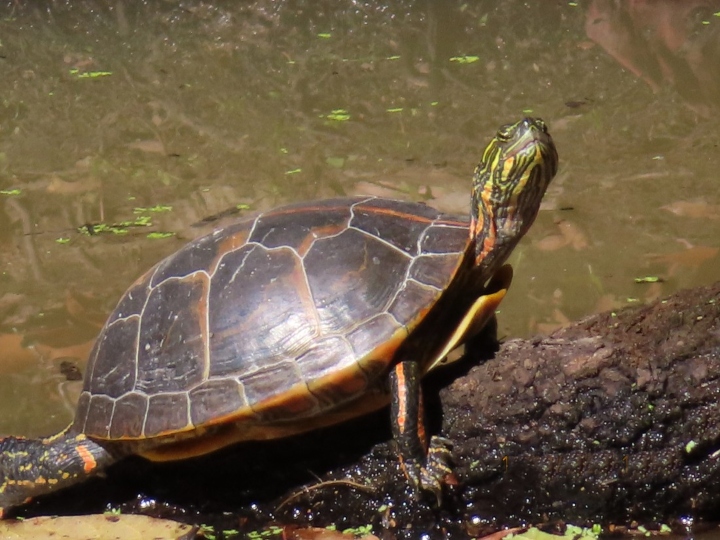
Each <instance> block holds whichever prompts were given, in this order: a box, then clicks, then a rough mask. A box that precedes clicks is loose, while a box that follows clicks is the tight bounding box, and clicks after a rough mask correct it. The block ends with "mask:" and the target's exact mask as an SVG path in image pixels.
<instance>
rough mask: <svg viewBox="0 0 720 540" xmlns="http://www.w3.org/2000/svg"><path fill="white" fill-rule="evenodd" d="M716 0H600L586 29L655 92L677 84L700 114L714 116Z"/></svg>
mask: <svg viewBox="0 0 720 540" xmlns="http://www.w3.org/2000/svg"><path fill="white" fill-rule="evenodd" d="M718 17H720V2H717V1H716V0H690V1H684V2H675V1H673V0H636V1H632V2H615V1H613V0H594V1H593V2H592V3H591V4H590V6H589V8H588V11H587V21H586V23H585V29H586V31H587V35H588V37H590V38H591V39H592V40H593V41H594V42H596V43H597V44H599V45H600V46H601V47H602V48H603V49H604V50H605V51H606V52H607V53H608V54H609V55H610V56H612V57H613V58H614V59H615V60H617V61H618V63H620V65H622V66H623V67H624V68H626V69H628V70H630V71H631V72H632V73H633V74H635V75H636V76H637V77H639V78H641V79H642V80H644V81H645V82H646V83H647V84H648V85H649V86H650V88H652V89H653V91H654V92H658V91H660V90H661V89H662V88H663V86H664V85H665V84H670V85H672V86H673V87H674V88H675V90H676V91H677V92H678V94H679V96H680V97H681V98H682V100H683V101H684V102H685V103H686V104H687V105H688V106H689V107H691V108H692V109H693V110H694V111H695V112H697V113H698V114H701V115H703V116H705V117H708V118H709V117H710V115H711V114H713V112H717V107H718V103H719V101H720V100H719V98H720V64H718V61H717V59H718V54H719V53H720V39H718V38H719V33H720V30H719V29H718V25H717V24H712V23H713V22H714V21H717V18H718Z"/></svg>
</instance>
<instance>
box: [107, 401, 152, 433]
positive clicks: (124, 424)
mask: <svg viewBox="0 0 720 540" xmlns="http://www.w3.org/2000/svg"><path fill="white" fill-rule="evenodd" d="M147 409H148V398H147V396H143V395H141V394H138V393H136V392H131V393H129V394H126V395H124V396H123V397H121V398H120V399H118V400H117V401H116V402H115V411H114V413H113V418H112V423H111V424H110V438H111V439H124V438H128V439H138V438H140V437H142V434H143V424H144V420H145V417H146V416H147Z"/></svg>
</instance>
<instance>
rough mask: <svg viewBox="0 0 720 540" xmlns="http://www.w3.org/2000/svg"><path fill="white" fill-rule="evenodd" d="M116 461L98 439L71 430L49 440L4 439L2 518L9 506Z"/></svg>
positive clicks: (0, 469) (1, 451)
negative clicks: (94, 439) (73, 432)
mask: <svg viewBox="0 0 720 540" xmlns="http://www.w3.org/2000/svg"><path fill="white" fill-rule="evenodd" d="M114 461H115V458H114V457H113V456H112V455H111V454H110V453H109V452H108V451H107V450H105V449H104V448H103V447H102V446H100V445H99V444H97V443H96V442H94V441H92V440H90V439H88V438H87V437H86V436H85V435H83V434H77V433H75V434H72V433H69V432H68V431H67V430H66V431H63V432H62V433H59V434H58V435H55V436H53V437H49V438H47V439H26V438H22V437H5V438H4V439H0V518H2V517H3V514H4V513H5V512H6V511H7V510H8V509H9V508H12V507H13V506H18V505H21V504H23V503H25V502H28V501H29V500H30V499H32V498H34V497H37V496H39V495H45V494H46V493H50V492H52V491H57V490H59V489H62V488H64V487H67V486H71V485H73V484H77V483H78V482H82V481H83V480H85V479H86V478H89V477H90V476H92V475H94V474H95V473H97V472H98V471H100V470H102V469H104V468H105V467H107V466H108V465H110V464H111V463H113V462H114Z"/></svg>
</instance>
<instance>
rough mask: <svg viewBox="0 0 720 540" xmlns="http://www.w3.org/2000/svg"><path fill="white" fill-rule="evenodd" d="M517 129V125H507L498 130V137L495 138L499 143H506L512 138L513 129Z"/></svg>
mask: <svg viewBox="0 0 720 540" xmlns="http://www.w3.org/2000/svg"><path fill="white" fill-rule="evenodd" d="M514 128H515V124H505V125H504V126H502V127H501V128H500V129H498V132H497V135H495V138H496V139H497V140H498V142H501V143H506V142H508V141H509V140H510V139H511V138H512V134H513V129H514Z"/></svg>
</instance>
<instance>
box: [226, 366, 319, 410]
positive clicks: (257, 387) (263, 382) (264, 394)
mask: <svg viewBox="0 0 720 540" xmlns="http://www.w3.org/2000/svg"><path fill="white" fill-rule="evenodd" d="M239 379H240V382H241V383H242V385H243V389H244V391H245V395H246V396H247V400H248V403H249V404H250V405H251V406H253V405H255V404H256V403H260V402H261V401H263V400H265V399H267V398H269V397H273V396H280V395H282V394H283V393H285V392H288V391H289V390H290V389H291V388H293V387H294V386H297V385H299V384H305V380H304V379H303V378H302V376H301V375H300V370H299V368H298V365H297V362H295V359H294V358H287V359H285V360H280V361H278V362H277V363H275V364H264V365H263V367H262V368H260V369H258V370H255V371H252V372H245V373H243V374H242V376H240V378H239Z"/></svg>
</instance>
